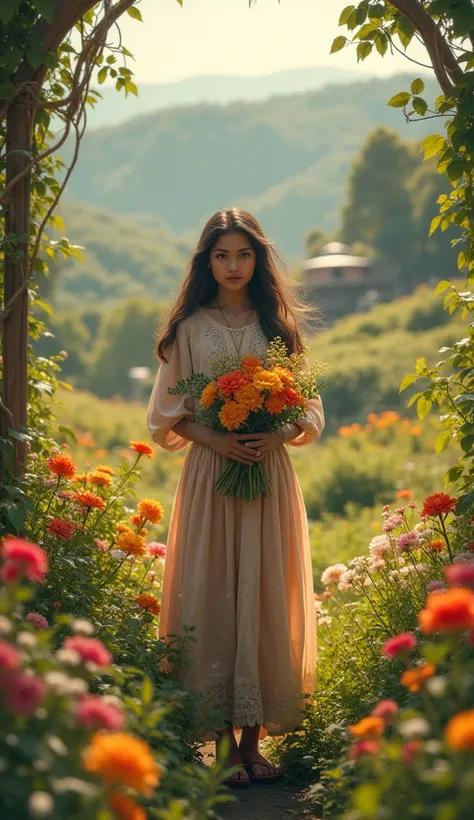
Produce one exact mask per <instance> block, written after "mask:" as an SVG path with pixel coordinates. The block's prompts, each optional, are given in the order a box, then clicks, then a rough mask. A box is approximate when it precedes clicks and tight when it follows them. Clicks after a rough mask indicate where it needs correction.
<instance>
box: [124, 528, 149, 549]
mask: <svg viewBox="0 0 474 820" xmlns="http://www.w3.org/2000/svg"><path fill="white" fill-rule="evenodd" d="M117 547H118V549H120V550H122V551H123V552H126V553H128V555H145V552H146V545H145V539H144V537H143V535H139V534H138V533H137V532H132V531H131V530H127V531H126V532H121V533H120V535H119V537H118V538H117Z"/></svg>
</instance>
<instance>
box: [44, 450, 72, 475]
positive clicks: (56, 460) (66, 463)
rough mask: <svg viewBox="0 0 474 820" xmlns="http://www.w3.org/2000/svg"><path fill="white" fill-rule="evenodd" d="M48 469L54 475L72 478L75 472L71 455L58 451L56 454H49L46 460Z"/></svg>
mask: <svg viewBox="0 0 474 820" xmlns="http://www.w3.org/2000/svg"><path fill="white" fill-rule="evenodd" d="M46 464H47V465H48V467H49V469H50V470H51V472H52V473H53V474H54V475H57V476H61V477H62V478H73V477H74V476H75V474H76V465H75V464H74V462H73V460H72V458H71V456H68V455H65V454H63V453H60V454H59V455H57V456H51V458H48V460H47V461H46Z"/></svg>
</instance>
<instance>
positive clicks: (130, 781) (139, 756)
mask: <svg viewBox="0 0 474 820" xmlns="http://www.w3.org/2000/svg"><path fill="white" fill-rule="evenodd" d="M83 759H84V768H85V770H86V771H87V772H91V773H92V774H95V775H97V776H98V777H99V778H101V780H103V781H104V783H107V784H109V785H111V786H115V785H117V786H128V787H129V788H131V789H135V791H137V792H139V794H144V795H146V796H149V795H150V794H151V793H152V790H153V789H154V787H155V786H157V785H158V783H159V781H160V778H161V775H162V768H161V766H159V765H158V764H157V763H156V762H155V760H154V759H153V756H152V753H151V749H150V747H149V746H148V744H147V743H145V742H144V741H143V740H139V739H138V738H136V737H132V735H129V734H127V733H126V732H98V733H97V734H95V735H94V736H93V738H92V740H91V742H90V744H89V746H87V747H86V748H85V749H84V752H83Z"/></svg>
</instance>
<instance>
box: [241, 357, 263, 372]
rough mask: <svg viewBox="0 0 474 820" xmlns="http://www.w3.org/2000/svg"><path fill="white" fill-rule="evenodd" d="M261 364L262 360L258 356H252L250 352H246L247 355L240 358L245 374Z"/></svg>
mask: <svg viewBox="0 0 474 820" xmlns="http://www.w3.org/2000/svg"><path fill="white" fill-rule="evenodd" d="M261 366H262V360H261V359H259V358H258V356H252V354H251V353H248V354H247V356H244V358H243V359H242V363H241V367H242V370H243V371H244V373H245V374H248V375H249V374H252V373H254V372H255V370H258V368H259V367H261Z"/></svg>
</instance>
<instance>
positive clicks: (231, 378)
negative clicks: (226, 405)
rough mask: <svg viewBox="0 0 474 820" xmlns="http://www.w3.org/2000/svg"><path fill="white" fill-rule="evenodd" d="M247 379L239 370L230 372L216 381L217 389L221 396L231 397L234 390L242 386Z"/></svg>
mask: <svg viewBox="0 0 474 820" xmlns="http://www.w3.org/2000/svg"><path fill="white" fill-rule="evenodd" d="M246 381H247V379H246V377H245V376H244V374H243V373H242V371H241V370H230V371H229V372H228V373H225V375H224V376H219V378H218V379H217V387H218V389H219V393H220V394H221V395H222V396H231V395H232V393H235V392H236V390H239V389H240V388H241V387H243V386H244V384H245V383H246Z"/></svg>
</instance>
